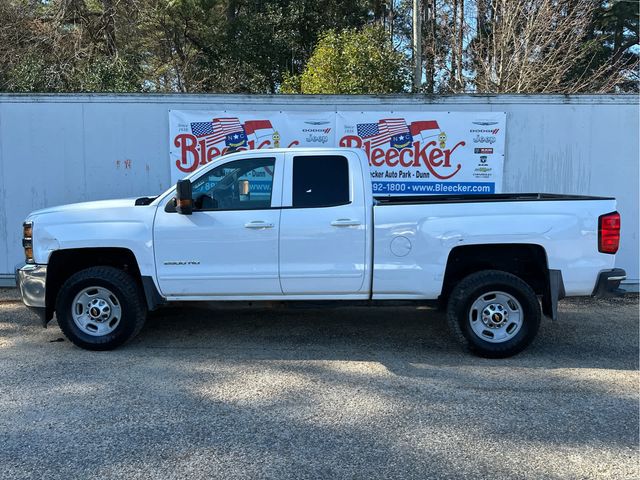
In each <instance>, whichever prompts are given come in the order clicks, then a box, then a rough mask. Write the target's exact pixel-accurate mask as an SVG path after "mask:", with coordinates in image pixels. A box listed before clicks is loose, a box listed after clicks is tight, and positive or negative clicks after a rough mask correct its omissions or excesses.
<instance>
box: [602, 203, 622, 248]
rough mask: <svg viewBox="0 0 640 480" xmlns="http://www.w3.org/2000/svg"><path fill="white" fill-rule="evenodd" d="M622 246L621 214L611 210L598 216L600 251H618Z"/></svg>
mask: <svg viewBox="0 0 640 480" xmlns="http://www.w3.org/2000/svg"><path fill="white" fill-rule="evenodd" d="M619 246H620V214H619V213H618V212H611V213H607V214H605V215H600V217H599V218H598V251H599V252H601V253H616V252H617V251H618V247H619Z"/></svg>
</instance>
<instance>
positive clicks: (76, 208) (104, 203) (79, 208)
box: [28, 198, 136, 220]
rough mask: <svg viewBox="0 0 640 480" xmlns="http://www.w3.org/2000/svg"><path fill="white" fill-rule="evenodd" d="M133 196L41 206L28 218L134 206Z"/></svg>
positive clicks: (88, 212) (89, 212)
mask: <svg viewBox="0 0 640 480" xmlns="http://www.w3.org/2000/svg"><path fill="white" fill-rule="evenodd" d="M135 201H136V199H135V198H119V199H117V200H98V201H95V202H82V203H70V204H68V205H58V206H56V207H49V208H42V209H40V210H35V211H33V212H31V214H30V215H29V218H28V219H29V220H32V219H33V218H35V217H39V216H41V215H46V214H50V213H65V212H66V213H72V212H73V213H82V212H86V213H87V214H88V215H89V214H91V212H95V211H96V210H102V211H104V210H113V209H121V208H128V207H133V206H135Z"/></svg>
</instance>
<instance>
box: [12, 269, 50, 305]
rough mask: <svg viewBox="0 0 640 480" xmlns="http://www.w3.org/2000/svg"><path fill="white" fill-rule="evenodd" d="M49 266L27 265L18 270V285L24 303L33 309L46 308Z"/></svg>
mask: <svg viewBox="0 0 640 480" xmlns="http://www.w3.org/2000/svg"><path fill="white" fill-rule="evenodd" d="M46 281H47V266H46V265H35V264H33V265H32V264H26V265H23V266H21V267H18V268H16V284H17V286H18V288H19V289H20V295H21V296H22V301H23V303H24V304H25V305H26V306H27V307H29V308H33V309H43V311H44V309H45V308H46V306H47V304H46V298H45V284H46Z"/></svg>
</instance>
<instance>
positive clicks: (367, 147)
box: [340, 135, 465, 179]
mask: <svg viewBox="0 0 640 480" xmlns="http://www.w3.org/2000/svg"><path fill="white" fill-rule="evenodd" d="M464 145H465V142H463V141H462V142H458V143H456V144H455V145H454V146H453V147H452V148H446V149H442V148H438V147H437V143H436V142H435V141H431V142H428V143H427V144H426V145H421V143H420V142H419V141H415V142H413V145H412V147H411V148H403V149H402V150H400V151H398V150H396V149H395V148H390V149H388V150H387V151H385V150H384V149H382V148H377V147H374V148H371V142H369V141H363V140H362V138H360V137H358V136H356V135H347V136H344V137H342V138H341V139H340V146H341V147H347V148H362V149H364V151H365V152H366V153H367V157H368V158H369V164H370V165H372V166H374V167H382V166H383V165H386V166H388V167H397V166H401V167H405V168H409V167H420V166H424V167H426V168H427V169H428V170H429V172H431V174H432V175H433V176H434V177H436V178H439V179H447V178H451V177H453V176H454V175H455V174H456V173H458V171H460V168H462V165H461V164H459V163H458V164H457V165H456V166H455V167H453V166H452V165H451V160H452V155H453V152H455V151H456V149H457V148H458V147H463V146H464ZM443 168H446V169H447V171H446V173H445V172H443V171H442V169H443ZM451 168H453V169H454V170H453V171H451V170H449V169H451Z"/></svg>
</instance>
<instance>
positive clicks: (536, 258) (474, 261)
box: [440, 243, 549, 302]
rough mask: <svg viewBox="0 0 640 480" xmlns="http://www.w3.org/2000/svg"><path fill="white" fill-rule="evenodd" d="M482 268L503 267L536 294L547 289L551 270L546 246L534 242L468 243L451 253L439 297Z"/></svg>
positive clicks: (446, 296) (445, 296)
mask: <svg viewBox="0 0 640 480" xmlns="http://www.w3.org/2000/svg"><path fill="white" fill-rule="evenodd" d="M480 270H502V271H504V272H508V273H511V274H513V275H515V276H517V277H520V278H521V279H522V280H524V281H525V282H527V284H529V286H530V287H531V288H532V289H533V290H534V292H536V294H537V295H546V294H547V291H548V282H549V270H548V266H547V254H546V252H545V250H544V248H543V247H541V246H540V245H533V244H513V243H506V244H491V245H465V246H461V247H456V248H454V249H452V250H451V252H450V253H449V258H448V259H447V268H446V270H445V275H444V283H443V285H442V294H441V296H440V299H441V300H442V301H445V302H446V300H447V299H448V297H449V294H450V293H451V290H452V289H453V288H454V287H455V286H456V284H457V283H458V282H459V281H460V280H462V279H463V278H464V277H466V276H467V275H471V274H472V273H475V272H478V271H480Z"/></svg>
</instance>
